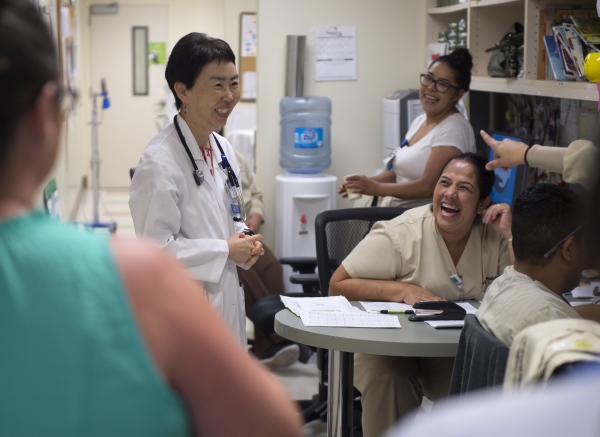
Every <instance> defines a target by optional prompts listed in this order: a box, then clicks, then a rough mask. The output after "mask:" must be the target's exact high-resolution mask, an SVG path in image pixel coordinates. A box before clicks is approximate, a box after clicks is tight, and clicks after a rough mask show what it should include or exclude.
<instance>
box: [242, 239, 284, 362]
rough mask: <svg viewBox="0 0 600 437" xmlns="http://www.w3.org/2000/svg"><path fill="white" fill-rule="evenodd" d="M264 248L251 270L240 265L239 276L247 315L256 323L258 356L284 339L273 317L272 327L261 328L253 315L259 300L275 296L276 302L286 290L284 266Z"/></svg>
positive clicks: (255, 351) (255, 339)
mask: <svg viewBox="0 0 600 437" xmlns="http://www.w3.org/2000/svg"><path fill="white" fill-rule="evenodd" d="M264 249H265V254H264V255H262V256H261V257H259V258H258V261H256V263H255V264H254V265H253V266H252V267H251V268H250V269H249V270H244V269H241V268H239V267H238V276H239V278H240V281H242V284H244V295H245V301H246V315H247V316H248V317H249V318H250V320H252V322H253V323H254V324H255V328H254V353H255V354H256V356H258V357H260V356H261V355H262V354H263V353H265V351H266V350H267V349H269V348H270V347H271V346H273V345H274V344H277V343H279V342H281V341H283V338H281V337H280V336H278V335H277V334H275V332H274V329H273V325H272V320H273V319H271V327H270V329H259V328H258V327H257V326H256V321H255V320H254V319H253V318H252V315H251V314H252V309H253V308H254V306H255V304H256V303H257V302H258V301H259V300H261V299H263V298H265V297H268V296H273V298H274V301H275V302H280V299H279V295H280V294H283V293H284V292H285V287H284V285H283V268H282V267H281V264H280V263H279V260H278V259H277V257H276V256H275V254H274V253H273V252H272V251H271V249H269V248H268V247H267V246H264ZM281 307H282V308H283V304H281ZM259 323H260V322H259Z"/></svg>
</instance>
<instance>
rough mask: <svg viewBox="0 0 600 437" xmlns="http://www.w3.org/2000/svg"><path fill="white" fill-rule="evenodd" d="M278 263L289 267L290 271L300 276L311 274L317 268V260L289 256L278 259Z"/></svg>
mask: <svg viewBox="0 0 600 437" xmlns="http://www.w3.org/2000/svg"><path fill="white" fill-rule="evenodd" d="M279 262H280V263H281V264H284V265H289V266H291V267H292V270H293V271H295V272H299V273H301V274H304V273H307V274H309V273H310V274H312V273H314V272H315V269H316V268H317V258H310V257H302V256H295V257H294V256H289V257H283V258H279Z"/></svg>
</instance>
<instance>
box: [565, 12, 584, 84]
mask: <svg viewBox="0 0 600 437" xmlns="http://www.w3.org/2000/svg"><path fill="white" fill-rule="evenodd" d="M563 26H564V28H565V36H566V37H567V43H568V44H569V48H570V49H571V55H572V56H573V60H574V61H575V66H576V67H577V75H578V76H579V77H585V75H584V73H583V61H584V59H585V55H584V53H583V46H582V43H581V41H580V40H579V36H578V35H577V32H575V30H574V29H573V26H572V25H570V24H567V23H565V24H564V25H563Z"/></svg>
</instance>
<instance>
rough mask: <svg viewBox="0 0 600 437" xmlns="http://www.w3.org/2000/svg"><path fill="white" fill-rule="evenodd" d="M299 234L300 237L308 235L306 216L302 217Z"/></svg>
mask: <svg viewBox="0 0 600 437" xmlns="http://www.w3.org/2000/svg"><path fill="white" fill-rule="evenodd" d="M298 233H299V234H300V235H304V234H308V230H307V229H306V216H305V215H304V214H302V217H300V232H298Z"/></svg>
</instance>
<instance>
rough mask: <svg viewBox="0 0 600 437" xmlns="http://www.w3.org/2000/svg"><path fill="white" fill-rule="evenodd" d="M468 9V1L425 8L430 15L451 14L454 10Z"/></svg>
mask: <svg viewBox="0 0 600 437" xmlns="http://www.w3.org/2000/svg"><path fill="white" fill-rule="evenodd" d="M467 9H469V3H459V4H457V5H452V6H440V7H438V8H427V13H428V14H430V15H440V14H452V13H454V12H460V11H466V10H467Z"/></svg>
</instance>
